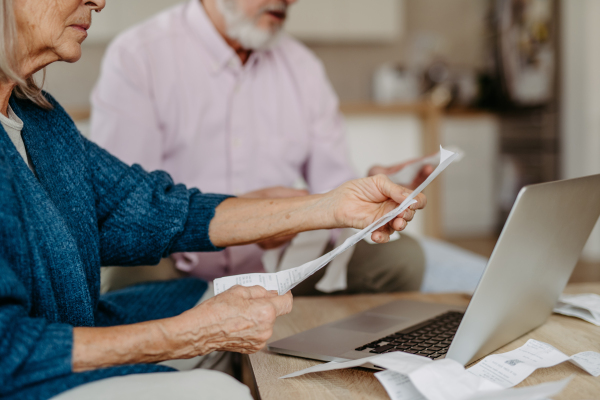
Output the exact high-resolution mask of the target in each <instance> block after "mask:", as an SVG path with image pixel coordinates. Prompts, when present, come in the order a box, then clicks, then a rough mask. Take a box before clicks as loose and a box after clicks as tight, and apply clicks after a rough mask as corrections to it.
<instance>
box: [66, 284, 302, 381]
mask: <svg viewBox="0 0 600 400" xmlns="http://www.w3.org/2000/svg"><path fill="white" fill-rule="evenodd" d="M291 309H292V295H291V293H288V294H286V295H284V296H278V295H277V293H274V292H268V291H267V290H265V289H263V288H262V287H258V286H255V287H250V288H246V287H241V286H237V287H235V288H232V289H230V290H228V291H227V292H224V293H221V294H220V295H218V296H215V297H213V298H211V299H209V300H207V301H206V302H204V303H202V304H200V305H198V306H196V307H194V308H193V309H191V310H189V311H186V312H185V313H183V314H181V315H179V316H177V317H173V318H167V319H163V320H157V321H149V322H143V323H139V324H132V325H122V326H115V327H108V328H74V329H73V358H72V365H73V371H75V372H82V371H87V370H92V369H97V368H106V367H112V366H116V365H124V364H137V363H155V362H159V361H164V360H171V359H182V358H192V357H195V356H198V355H203V354H207V353H210V352H212V351H216V350H222V351H234V352H238V353H246V354H247V353H254V352H256V351H258V350H260V349H261V348H263V347H264V346H265V344H266V342H267V340H268V339H269V338H270V337H271V334H272V329H273V324H274V322H275V318H277V317H278V316H280V315H283V314H287V313H289V312H290V311H291Z"/></svg>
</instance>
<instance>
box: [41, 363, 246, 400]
mask: <svg viewBox="0 0 600 400" xmlns="http://www.w3.org/2000/svg"><path fill="white" fill-rule="evenodd" d="M80 399H86V400H105V399H111V400H131V399H144V400H165V399H173V400H188V399H189V400H192V399H194V400H204V399H206V400H238V399H239V400H252V396H251V395H250V389H248V386H246V385H244V384H242V383H240V382H238V381H237V380H235V379H234V378H232V377H231V376H229V375H227V374H224V373H222V372H217V371H210V370H206V369H196V370H193V371H186V372H160V373H154V374H136V375H128V376H118V377H114V378H108V379H103V380H101V381H97V382H92V383H88V384H85V385H82V386H79V387H76V388H74V389H71V390H69V391H66V392H64V393H61V394H59V395H58V396H55V397H53V398H52V400H80Z"/></svg>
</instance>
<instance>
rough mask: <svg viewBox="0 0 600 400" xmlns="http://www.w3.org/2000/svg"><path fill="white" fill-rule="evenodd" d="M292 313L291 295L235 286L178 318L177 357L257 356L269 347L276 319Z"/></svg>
mask: <svg viewBox="0 0 600 400" xmlns="http://www.w3.org/2000/svg"><path fill="white" fill-rule="evenodd" d="M291 310H292V294H291V292H288V293H286V294H285V295H283V296H279V295H277V292H269V291H267V290H266V289H264V288H262V287H260V286H253V287H243V286H235V287H233V288H231V289H229V290H227V291H226V292H223V293H221V294H219V295H218V296H215V297H213V298H211V299H209V300H207V301H205V302H204V303H202V304H200V305H198V306H196V307H195V308H193V309H191V310H189V311H186V312H185V313H183V314H181V315H180V316H178V317H176V319H178V321H177V323H176V325H175V326H177V327H178V328H177V330H178V333H177V337H178V339H176V340H177V342H180V343H181V344H183V346H180V349H179V350H180V351H181V353H180V354H178V355H176V356H175V358H189V357H194V356H196V355H201V354H207V353H210V352H212V351H233V352H237V353H243V354H251V353H255V352H257V351H259V350H260V349H262V348H263V347H265V345H266V344H267V340H268V339H269V338H270V337H271V335H272V333H273V324H274V323H275V319H276V318H277V317H279V316H281V315H284V314H287V313H289V312H290V311H291Z"/></svg>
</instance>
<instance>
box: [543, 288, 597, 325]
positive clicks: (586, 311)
mask: <svg viewBox="0 0 600 400" xmlns="http://www.w3.org/2000/svg"><path fill="white" fill-rule="evenodd" d="M554 312H555V313H558V314H563V315H568V316H570V317H577V318H581V319H583V320H585V321H587V322H590V323H592V324H594V325H596V326H600V296H599V295H597V294H594V293H584V294H563V295H562V296H560V299H558V303H557V304H556V307H555V308H554Z"/></svg>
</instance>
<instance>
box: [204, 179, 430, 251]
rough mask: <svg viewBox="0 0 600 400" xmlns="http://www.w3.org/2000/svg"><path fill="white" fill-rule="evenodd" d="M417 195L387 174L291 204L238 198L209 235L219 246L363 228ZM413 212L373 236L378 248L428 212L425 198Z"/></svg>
mask: <svg viewBox="0 0 600 400" xmlns="http://www.w3.org/2000/svg"><path fill="white" fill-rule="evenodd" d="M410 193H412V191H411V190H409V189H406V188H403V187H402V186H399V185H396V184H394V183H393V182H392V181H390V180H389V179H388V178H387V177H386V176H384V175H377V176H373V177H370V178H364V179H357V180H354V181H350V182H347V183H345V184H343V185H342V186H340V187H339V188H337V189H335V190H333V191H331V192H329V193H326V194H322V195H312V196H304V197H295V198H286V199H246V198H243V199H242V198H235V199H234V198H232V199H227V200H225V201H224V202H222V203H221V204H220V205H219V206H218V207H217V208H216V210H215V216H214V217H213V219H212V220H211V223H210V226H209V235H210V239H211V241H212V243H214V244H215V246H219V247H226V246H233V245H241V244H248V243H255V242H259V241H262V240H265V239H271V238H274V237H278V236H285V235H290V234H294V233H298V232H303V231H308V230H315V229H332V228H342V227H351V228H357V229H362V228H365V227H366V226H368V225H369V224H371V223H372V222H374V221H375V220H377V219H379V218H380V217H382V216H383V215H385V214H387V213H388V212H389V211H391V210H392V209H394V208H395V207H397V206H398V204H400V203H401V202H402V201H404V199H405V198H406V197H407V196H408V195H409V194H410ZM415 200H417V203H415V204H413V205H412V206H411V207H410V209H409V210H407V211H405V212H404V213H402V214H401V215H399V216H398V218H396V219H394V220H392V221H391V222H390V223H389V224H387V225H386V226H384V227H382V228H380V229H379V230H377V231H376V232H374V233H373V235H372V239H373V240H374V241H375V242H378V243H384V242H386V241H388V240H389V235H390V234H391V233H392V232H393V231H394V230H396V231H400V230H403V229H404V228H405V227H406V222H407V221H410V220H411V219H412V217H413V216H414V211H415V210H417V209H421V208H423V207H425V204H426V198H425V196H424V195H422V194H419V195H418V196H417V197H416V199H415Z"/></svg>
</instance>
